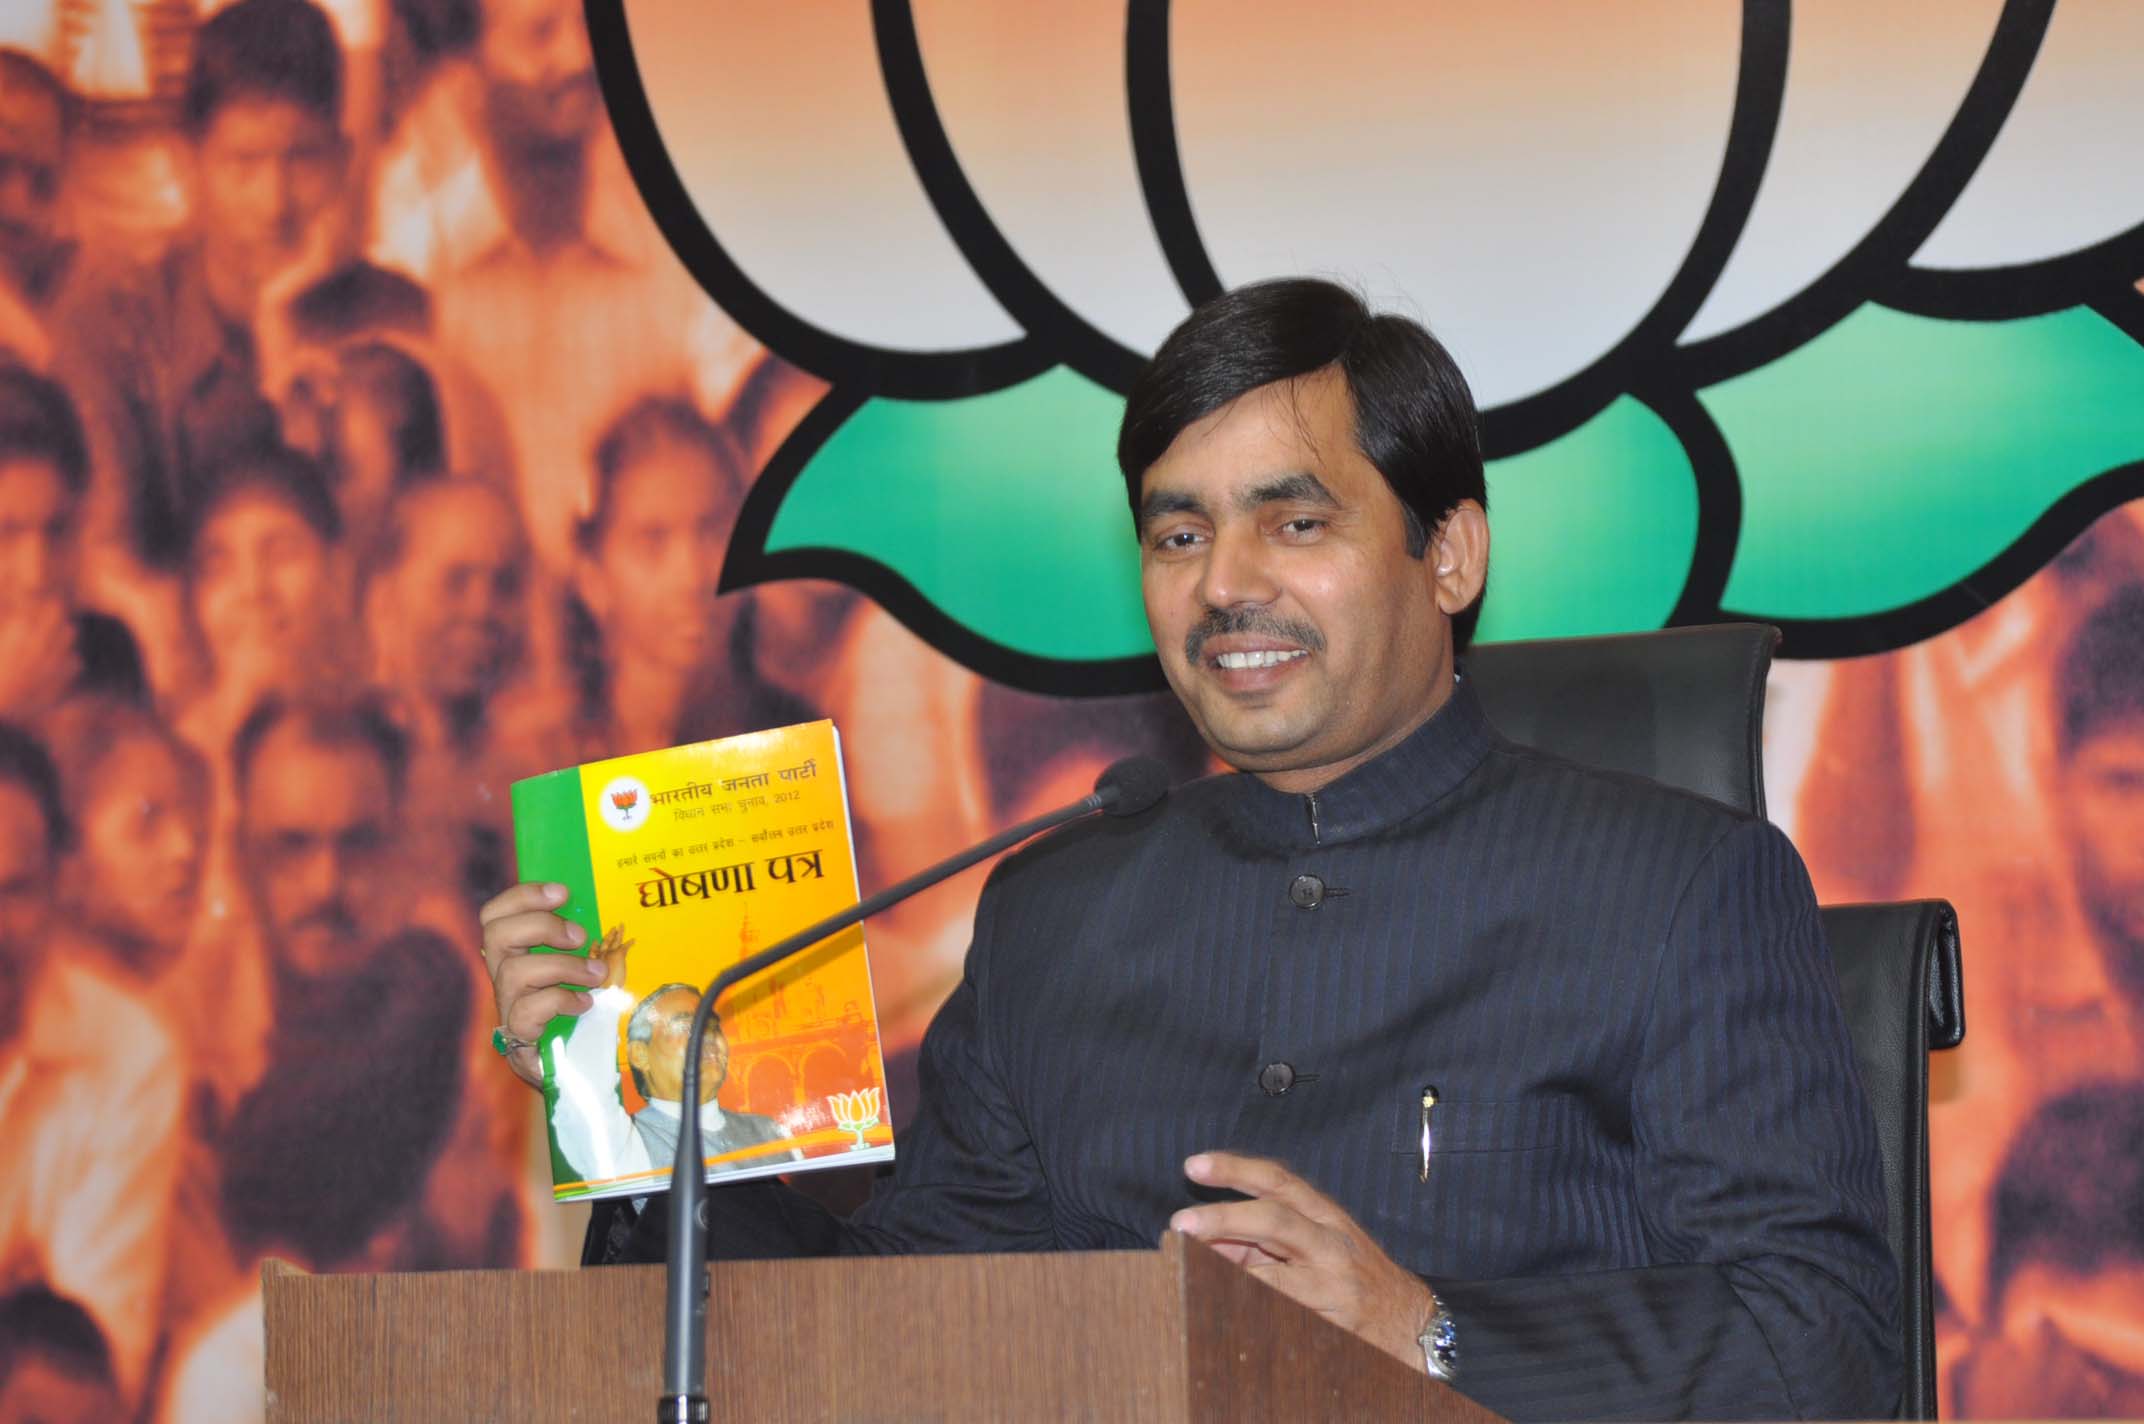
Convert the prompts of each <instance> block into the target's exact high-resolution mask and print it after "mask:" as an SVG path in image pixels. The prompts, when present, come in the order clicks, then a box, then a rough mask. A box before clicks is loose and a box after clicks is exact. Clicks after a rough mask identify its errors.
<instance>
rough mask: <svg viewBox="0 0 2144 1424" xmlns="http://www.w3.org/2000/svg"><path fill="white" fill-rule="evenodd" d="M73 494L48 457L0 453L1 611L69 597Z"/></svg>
mask: <svg viewBox="0 0 2144 1424" xmlns="http://www.w3.org/2000/svg"><path fill="white" fill-rule="evenodd" d="M73 532H74V499H73V498H72V497H71V496H70V495H69V494H68V492H67V485H66V482H65V481H63V480H62V479H61V478H60V472H59V471H58V470H56V469H54V468H53V467H52V464H51V462H50V461H47V460H41V459H7V458H4V457H0V613H6V612H10V611H13V610H16V609H19V608H23V607H26V606H28V605H30V604H34V603H38V602H40V601H45V600H54V599H57V600H61V601H65V600H66V599H67V598H68V595H69V591H70V589H71V587H72V585H73V581H74V580H73V572H74V569H73V562H74V539H73Z"/></svg>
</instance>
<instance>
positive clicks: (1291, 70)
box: [1171, 0, 1741, 406]
mask: <svg viewBox="0 0 2144 1424" xmlns="http://www.w3.org/2000/svg"><path fill="white" fill-rule="evenodd" d="M1172 25H1173V32H1172V41H1171V64H1172V66H1173V70H1174V81H1175V97H1176V119H1177V132H1178V142H1179V144H1180V147H1181V150H1182V154H1183V164H1184V170H1185V176H1186V181H1187V184H1188V186H1189V188H1190V192H1191V202H1192V209H1193V212H1194V214H1195V215H1196V219H1197V222H1198V225H1199V230H1200V232H1201V234H1202V235H1203V236H1204V238H1205V241H1206V247H1207V251H1208V252H1209V253H1210V254H1211V255H1212V258H1213V262H1214V266H1215V268H1216V269H1217V270H1218V271H1219V273H1220V275H1221V277H1222V279H1223V280H1224V281H1226V282H1230V283H1235V282H1241V281H1246V280H1249V279H1252V278H1256V277H1264V276H1271V275H1275V274H1279V273H1284V272H1302V271H1311V272H1332V273H1338V274H1341V275H1344V276H1347V277H1352V278H1355V279H1358V280H1360V281H1361V282H1362V283H1363V284H1364V285H1365V286H1367V287H1368V288H1369V289H1370V291H1371V293H1372V295H1373V296H1383V295H1387V294H1389V293H1390V291H1391V289H1394V288H1396V289H1397V290H1398V292H1399V293H1400V294H1402V295H1403V296H1404V297H1405V299H1406V300H1407V303H1408V304H1409V305H1412V306H1413V307H1415V308H1416V309H1418V310H1419V311H1420V312H1421V313H1422V314H1423V315H1425V316H1426V317H1427V318H1428V319H1429V321H1430V324H1431V325H1432V326H1433V327H1434V328H1435V329H1436V330H1437V332H1438V334H1439V335H1440V336H1441V337H1443V339H1444V340H1445V342H1446V344H1447V345H1449V346H1450V347H1451V348H1452V350H1453V352H1454V354H1455V355H1457V357H1458V358H1459V361H1460V364H1461V365H1462V366H1463V367H1464V368H1465V369H1466V371H1467V375H1468V378H1469V379H1470V380H1471V381H1472V383H1473V386H1474V391H1475V395H1476V397H1477V398H1478V399H1479V400H1480V402H1481V403H1482V404H1483V405H1484V406H1493V405H1498V404H1502V403H1504V402H1508V401H1512V400H1515V399H1517V398H1519V397H1521V396H1525V395H1529V394H1532V393H1534V392H1537V391H1540V390H1542V389H1544V388H1546V387H1549V386H1553V385H1555V384H1556V383H1557V382H1559V381H1561V380H1563V379H1565V378H1566V377H1568V376H1570V375H1572V374H1573V373H1574V372H1577V371H1579V370H1581V369H1582V368H1584V367H1585V366H1587V365H1588V364H1590V363H1591V362H1592V361H1594V360H1595V359H1596V358H1597V357H1599V356H1600V355H1602V354H1603V353H1604V352H1606V351H1607V350H1608V349H1610V348H1611V347H1612V346H1614V345H1615V343H1616V342H1617V341H1619V340H1620V339H1621V338H1622V337H1623V336H1624V335H1626V334H1627V333H1628V332H1629V331H1630V329H1631V328H1632V327H1633V326H1634V325H1636V323H1637V322H1638V321H1639V320H1640V319H1641V318H1642V317H1643V316H1644V315H1645V313H1646V312H1647V311H1648V310H1650V309H1651V307H1652V306H1653V304H1654V302H1655V301H1657V300H1658V298H1659V296H1660V294H1661V293H1662V292H1663V291H1664V290H1665V289H1666V287H1667V285H1668V283H1669V281H1670V280H1671V279H1672V278H1673V276H1674V274H1675V272H1676V270H1677V269H1678V268H1679V267H1680V266H1681V264H1682V260H1683V257H1684V255H1685V254H1686V252H1687V250H1688V248H1689V245H1690V241H1691V239H1692V238H1693V237H1694V236H1695V234H1696V232H1697V229H1698V227H1699V225H1700V224H1701V223H1702V222H1703V220H1704V216H1705V210H1706V207H1707V204H1708V202H1709V199H1710V197H1711V194H1712V189H1713V186H1714V184H1715V183H1716V182H1717V181H1718V177H1719V172H1720V165H1721V159H1722V157H1723V155H1724V153H1725V150H1726V143H1727V131H1728V126H1729V123H1730V120H1731V118H1732V115H1733V111H1734V94H1735V80H1736V66H1737V62H1738V59H1739V54H1740V45H1741V11H1740V7H1739V6H1736V5H1732V4H1723V3H1720V0H1618V3H1616V4H1612V5H1604V4H1596V3H1567V4H1562V5H1557V6H1554V7H1548V6H1538V5H1513V4H1509V3H1496V2H1495V0H1488V2H1487V3H1483V2H1482V0H1477V3H1470V4H1462V3H1454V0H1445V3H1436V4H1414V3H1405V0H1385V3H1382V4H1376V5H1363V6H1355V7H1350V8H1346V9H1336V8H1334V7H1331V6H1325V5H1315V4H1285V5H1284V4H1279V3H1273V4H1266V5H1258V6H1244V5H1241V4H1237V3H1232V2H1231V0H1184V3H1179V4H1178V5H1177V6H1176V8H1175V9H1174V11H1173V12H1172Z"/></svg>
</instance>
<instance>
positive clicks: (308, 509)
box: [186, 445, 342, 563]
mask: <svg viewBox="0 0 2144 1424" xmlns="http://www.w3.org/2000/svg"><path fill="white" fill-rule="evenodd" d="M247 495H266V496H267V497H268V498H270V499H273V500H276V501H277V502H278V503H280V504H282V505H284V506H285V507H287V508H288V509H289V510H290V511H291V512H292V513H293V514H295V515H297V516H298V518H300V519H302V520H304V521H305V524H306V526H307V527H308V528H310V529H311V530H312V531H313V532H314V533H315V534H317V535H319V536H320V542H321V543H323V544H334V543H336V542H337V541H339V540H340V539H341V538H342V514H341V512H340V511H339V510H337V509H336V507H335V496H334V494H333V493H332V492H330V490H329V488H328V482H327V478H326V477H325V476H324V475H322V474H321V473H320V467H319V466H318V465H316V464H314V463H313V462H312V461H311V460H309V459H307V458H306V457H305V456H303V455H301V454H299V453H298V452H297V451H295V450H291V449H287V448H285V447H283V446H280V445H268V446H262V447H259V448H256V449H253V450H250V451H247V452H245V453H242V454H238V455H235V456H233V457H232V458H231V459H230V460H228V461H227V462H226V463H225V464H224V465H223V467H222V469H220V470H219V471H218V472H217V473H216V475H215V477H214V478H213V479H212V480H211V481H210V482H209V486H208V490H207V492H206V493H204V494H203V495H202V496H201V499H200V502H199V503H197V504H196V505H195V506H194V510H193V517H192V519H190V520H189V521H188V524H187V532H186V556H187V561H188V563H191V562H192V561H193V560H194V558H195V557H196V556H197V555H198V554H199V553H200V551H201V535H202V533H203V532H204V531H205V530H206V529H207V528H208V526H209V524H210V523H211V522H212V521H213V520H214V519H215V517H216V516H217V515H218V514H220V513H221V512H222V511H223V510H224V508H225V507H226V506H228V505H231V504H235V503H236V502H237V501H239V500H240V499H242V498H244V497H245V496H247Z"/></svg>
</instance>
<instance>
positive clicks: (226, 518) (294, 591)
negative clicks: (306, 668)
mask: <svg viewBox="0 0 2144 1424" xmlns="http://www.w3.org/2000/svg"><path fill="white" fill-rule="evenodd" d="M328 596H329V570H328V549H327V545H326V544H324V543H323V542H322V541H321V538H320V535H319V534H318V533H317V532H316V531H315V530H314V529H313V526H312V525H310V524H308V523H306V522H305V520H304V519H303V518H302V517H300V516H299V514H298V512H297V511H296V510H294V509H292V508H291V507H290V506H289V505H288V504H286V503H285V502H283V501H282V500H281V499H278V498H275V497H274V496H272V495H266V494H253V493H248V494H243V495H239V496H237V497H235V498H233V499H232V500H231V501H230V502H229V503H228V504H226V505H224V506H223V508H221V509H219V510H218V511H217V512H216V513H215V514H214V515H213V516H212V517H211V518H210V519H209V521H208V523H207V524H206V525H205V526H204V527H203V529H202V531H201V540H200V544H199V546H198V547H197V548H196V550H195V552H194V562H193V608H194V617H195V619H196V621H197V622H198V623H199V624H200V628H201V633H202V636H203V638H204V639H205V641H206V642H207V644H208V647H209V650H210V652H211V654H212V655H213V656H214V657H215V658H216V659H217V661H218V663H219V664H220V663H224V662H245V661H248V660H249V659H253V660H259V659H267V660H270V661H273V660H275V659H277V658H279V657H282V656H287V655H289V654H291V653H302V651H303V649H304V644H305V643H306V641H307V640H308V639H309V638H310V636H311V635H312V632H313V630H314V628H315V626H316V624H317V623H318V621H319V619H320V617H321V615H322V613H323V612H324V610H325V609H326V607H327V604H328Z"/></svg>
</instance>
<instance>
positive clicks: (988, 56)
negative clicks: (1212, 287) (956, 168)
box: [914, 0, 1186, 353]
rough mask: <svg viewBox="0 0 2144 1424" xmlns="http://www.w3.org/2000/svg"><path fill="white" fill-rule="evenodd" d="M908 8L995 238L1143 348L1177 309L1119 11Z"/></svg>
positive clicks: (1101, 7) (960, 4) (1056, 289)
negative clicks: (1158, 238)
mask: <svg viewBox="0 0 2144 1424" xmlns="http://www.w3.org/2000/svg"><path fill="white" fill-rule="evenodd" d="M914 9H915V16H916V33H917V38H918V40H919V42H920V44H921V47H922V50H923V60H924V67H925V69H926V71H927V72H928V74H929V77H930V84H931V92H932V95H933V97H934V98H935V99H936V100H937V105H938V112H939V116H940V118H941V119H942V121H943V122H944V124H945V129H946V134H947V136H948V137H949V138H950V139H951V140H952V144H953V149H954V152H955V153H956V154H957V155H958V157H959V159H960V164H961V169H962V171H963V172H965V173H966V175H967V177H968V181H969V183H970V184H971V185H973V187H974V188H975V191H976V194H977V196H978V197H980V198H981V199H982V202H983V206H984V208H986V209H987V210H988V211H989V213H990V217H991V219H992V221H993V222H994V223H995V224H996V226H997V229H998V231H999V232H1000V233H1002V234H1003V235H1004V237H1005V239H1006V241H1008V242H1009V243H1011V244H1012V246H1013V248H1014V250H1015V251H1016V252H1018V253H1019V255H1020V257H1021V259H1022V260H1023V261H1024V262H1025V263H1026V264H1027V268H1028V270H1029V271H1030V272H1032V273H1034V274H1035V276H1037V277H1038V278H1040V279H1041V281H1042V282H1043V284H1044V285H1045V286H1047V287H1048V288H1050V290H1051V291H1052V292H1053V293H1055V294H1056V296H1057V297H1058V299H1059V300H1061V301H1063V302H1064V303H1065V304H1066V305H1067V306H1069V307H1071V308H1072V309H1073V310H1074V311H1076V312H1078V313H1079V314H1080V315H1081V316H1083V317H1085V318H1086V319H1087V320H1088V322H1090V323H1091V324H1092V325H1094V326H1095V327H1097V328H1099V329H1100V330H1101V331H1102V332H1104V333H1105V334H1107V335H1108V336H1111V337H1113V338H1115V339H1116V340H1117V341H1118V342H1120V343H1122V344H1123V345H1125V346H1128V347H1130V348H1131V349H1132V350H1134V351H1138V352H1141V353H1145V352H1150V351H1152V350H1153V349H1154V348H1155V347H1156V346H1158V345H1159V344H1160V343H1161V339H1162V337H1164V336H1166V335H1168V333H1169V329H1170V328H1171V327H1172V326H1174V325H1175V324H1176V323H1177V322H1178V321H1179V320H1180V319H1182V317H1183V315H1184V313H1185V311H1186V307H1185V305H1184V300H1183V295H1182V293H1181V292H1180V291H1179V289H1178V288H1177V285H1176V280H1175V278H1174V277H1172V276H1171V275H1170V273H1169V268H1168V264H1167V262H1165V261H1164V260H1163V258H1162V255H1161V249H1160V248H1159V246H1157V245H1156V243H1155V241H1154V231H1153V225H1152V223H1151V222H1150V221H1149V220H1148V218H1147V212H1146V201H1145V198H1144V197H1143V196H1142V194H1141V192H1140V187H1139V169H1138V164H1137V162H1136V161H1135V160H1134V158H1133V156H1132V136H1131V119H1130V117H1129V109H1128V107H1127V105H1126V101H1125V93H1124V20H1125V6H1124V4H1122V3H1121V0H1119V3H1114V4H1100V3H1097V4H1087V5H1063V6H1056V5H1034V4H994V5H993V4H978V3H976V0H920V3H917V4H916V5H915V7H914Z"/></svg>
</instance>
